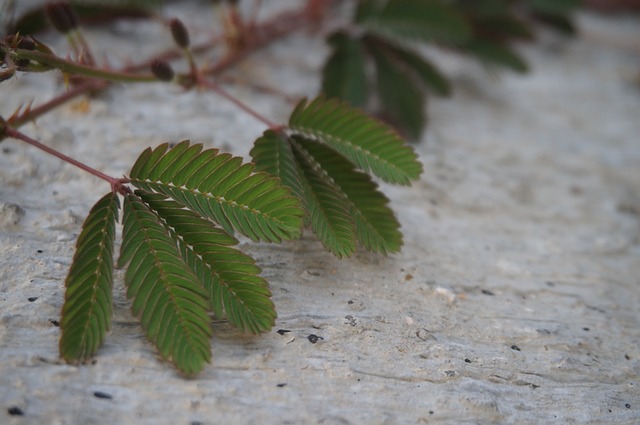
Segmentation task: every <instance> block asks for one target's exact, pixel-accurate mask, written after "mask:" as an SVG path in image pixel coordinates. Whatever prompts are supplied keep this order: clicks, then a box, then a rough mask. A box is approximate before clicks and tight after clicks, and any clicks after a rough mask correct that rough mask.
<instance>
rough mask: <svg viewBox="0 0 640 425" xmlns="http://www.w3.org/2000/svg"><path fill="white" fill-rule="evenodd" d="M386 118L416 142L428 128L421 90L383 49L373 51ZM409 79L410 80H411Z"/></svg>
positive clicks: (379, 91) (424, 101) (424, 99)
mask: <svg viewBox="0 0 640 425" xmlns="http://www.w3.org/2000/svg"><path fill="white" fill-rule="evenodd" d="M371 53H372V55H373V59H374V61H375V63H376V77H377V83H378V93H380V99H381V101H382V102H381V103H382V107H383V110H384V111H385V118H386V119H387V120H389V121H390V122H391V123H394V124H395V125H397V126H398V128H399V129H401V130H403V131H405V132H406V133H407V134H408V136H409V137H410V138H411V139H413V140H417V139H418V138H419V137H420V133H421V132H422V129H423V128H424V125H425V110H424V109H425V103H426V98H425V96H424V93H423V92H422V90H421V88H420V87H419V86H416V83H415V82H414V81H412V79H411V78H407V75H406V74H405V72H403V69H402V68H401V67H400V66H399V65H398V63H397V62H395V61H394V59H393V57H392V56H391V55H390V54H388V52H387V51H386V50H384V49H380V50H378V49H372V50H371ZM409 77H410V76H409Z"/></svg>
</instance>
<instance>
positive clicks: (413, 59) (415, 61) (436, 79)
mask: <svg viewBox="0 0 640 425" xmlns="http://www.w3.org/2000/svg"><path fill="white" fill-rule="evenodd" d="M389 49H390V50H389V52H388V55H389V56H391V57H393V58H394V59H396V60H397V61H399V62H401V63H402V64H403V65H404V66H406V67H407V68H408V71H409V72H410V73H413V74H415V76H416V77H418V78H419V79H420V80H422V82H423V83H424V84H425V86H427V87H428V88H430V89H431V90H433V91H434V92H435V93H436V94H438V95H440V96H450V95H451V84H450V83H449V80H448V79H447V77H445V76H444V75H443V74H442V73H441V72H440V71H439V70H438V69H437V68H436V67H435V66H433V65H432V64H431V63H429V62H427V61H426V60H424V59H422V58H421V57H420V56H418V54H416V53H414V52H412V51H410V50H409V49H404V48H402V47H400V46H393V45H389Z"/></svg>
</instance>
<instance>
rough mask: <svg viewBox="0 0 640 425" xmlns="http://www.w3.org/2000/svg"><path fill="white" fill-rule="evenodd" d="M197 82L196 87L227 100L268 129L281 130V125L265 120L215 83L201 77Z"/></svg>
mask: <svg viewBox="0 0 640 425" xmlns="http://www.w3.org/2000/svg"><path fill="white" fill-rule="evenodd" d="M197 81H198V85H200V86H202V87H205V88H207V89H209V90H211V91H213V92H215V93H216V94H218V95H220V96H222V97H224V98H225V99H226V100H228V101H229V102H231V103H233V104H234V105H236V106H237V107H238V108H240V109H242V110H243V111H244V112H246V113H247V114H249V115H251V116H252V117H254V118H255V119H257V120H258V121H260V122H262V123H264V124H266V125H267V126H268V127H269V129H271V130H278V129H280V128H282V125H279V124H276V123H275V122H273V121H271V120H270V119H268V118H266V117H265V116H263V115H262V114H260V113H259V112H257V111H256V110H255V109H253V108H251V107H250V106H249V105H247V104H245V103H244V102H242V101H241V100H240V99H237V98H236V97H234V96H232V95H231V94H229V93H227V92H226V91H225V90H223V89H222V88H221V87H220V86H219V85H217V84H216V83H214V82H211V81H208V80H205V79H204V78H201V77H199V78H198V79H197Z"/></svg>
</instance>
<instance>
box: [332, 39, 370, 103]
mask: <svg viewBox="0 0 640 425" xmlns="http://www.w3.org/2000/svg"><path fill="white" fill-rule="evenodd" d="M328 42H329V44H330V45H331V46H332V47H333V53H332V54H331V56H330V57H329V59H328V60H327V63H326V64H325V66H324V69H323V71H322V91H323V92H324V94H325V95H327V96H329V97H337V98H340V99H342V100H344V101H346V102H348V103H349V104H351V105H352V106H357V107H364V106H365V104H366V103H367V98H368V94H369V93H368V87H367V75H366V72H365V56H364V54H363V52H362V47H361V46H360V40H357V39H353V38H351V37H349V36H348V35H347V34H345V33H343V32H337V33H334V34H333V35H331V36H330V37H329V39H328Z"/></svg>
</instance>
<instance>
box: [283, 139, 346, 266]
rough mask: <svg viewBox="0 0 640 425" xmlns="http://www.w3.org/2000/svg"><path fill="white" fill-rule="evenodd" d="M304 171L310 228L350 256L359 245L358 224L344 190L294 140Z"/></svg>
mask: <svg viewBox="0 0 640 425" xmlns="http://www.w3.org/2000/svg"><path fill="white" fill-rule="evenodd" d="M291 142H292V143H291V145H292V147H293V153H294V155H295V159H296V161H297V163H298V164H299V167H300V169H301V171H302V173H301V177H302V185H303V187H304V190H305V200H306V205H307V208H308V210H309V215H310V217H311V229H312V230H313V232H314V233H315V234H316V236H318V239H319V240H320V242H322V245H324V247H325V248H327V249H328V250H329V251H331V252H332V253H333V254H334V255H335V256H336V257H338V258H343V257H349V256H350V255H351V254H353V252H354V251H355V249H356V226H355V223H354V221H353V217H351V215H350V210H349V204H348V203H347V202H345V199H344V194H343V193H342V192H341V191H340V190H339V189H338V188H336V186H335V184H333V182H332V181H331V179H330V178H327V176H326V173H325V172H324V170H323V169H322V167H321V165H320V164H318V163H317V161H316V160H315V158H313V157H312V156H311V155H309V154H308V152H307V151H306V150H304V149H302V147H301V145H300V144H299V143H296V142H295V141H294V140H291Z"/></svg>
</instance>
